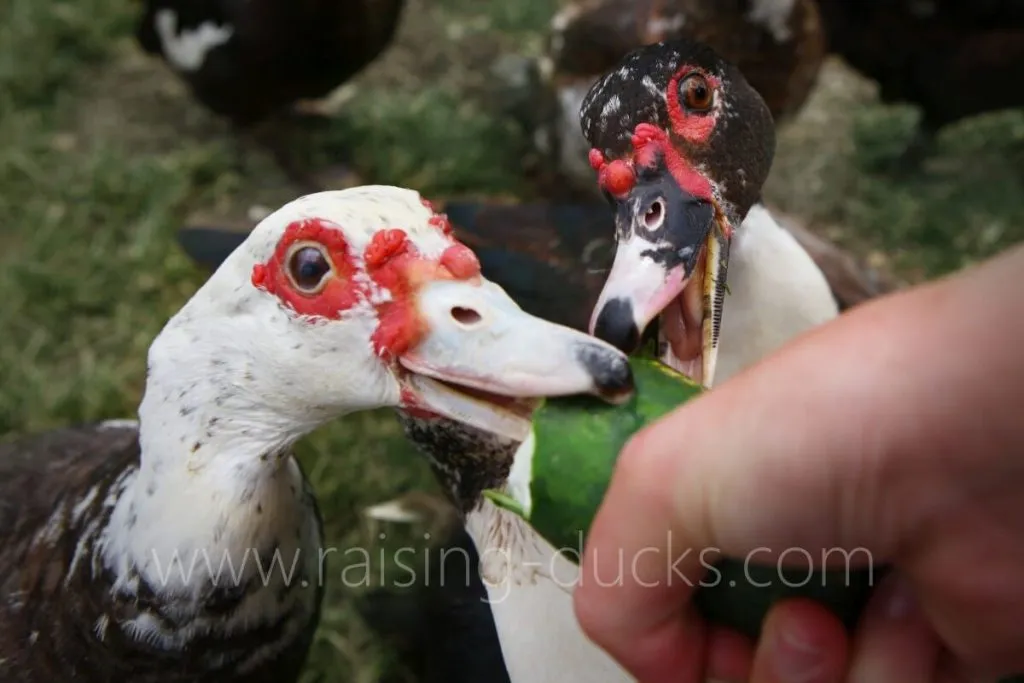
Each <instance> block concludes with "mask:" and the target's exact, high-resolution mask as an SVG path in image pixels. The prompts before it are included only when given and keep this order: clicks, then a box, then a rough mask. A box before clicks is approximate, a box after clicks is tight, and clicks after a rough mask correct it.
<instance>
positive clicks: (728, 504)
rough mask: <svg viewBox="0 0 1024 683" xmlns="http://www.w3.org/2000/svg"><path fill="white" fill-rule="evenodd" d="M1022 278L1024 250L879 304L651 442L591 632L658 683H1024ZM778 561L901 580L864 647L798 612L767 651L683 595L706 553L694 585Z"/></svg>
mask: <svg viewBox="0 0 1024 683" xmlns="http://www.w3.org/2000/svg"><path fill="white" fill-rule="evenodd" d="M1022 273H1024V248H1016V249H1014V250H1012V251H1010V252H1007V253H1006V254H1004V255H1002V256H1000V257H998V258H996V259H993V260H992V261H990V262H988V263H986V264H984V265H983V266H981V267H978V268H975V269H971V270H969V271H965V272H963V273H960V274H957V275H956V276H954V277H951V278H948V279H946V280H943V281H940V282H937V283H933V284H929V285H925V286H921V287H918V288H916V289H913V290H910V291H907V292H904V293H900V294H896V295H892V296H889V297H886V298H885V299H882V300H879V301H877V302H872V303H869V304H865V305H863V306H862V307H860V308H859V309H854V310H853V311H850V312H849V313H848V314H846V315H844V316H842V317H841V318H840V319H839V320H837V321H835V322H833V323H831V324H828V325H826V326H823V327H822V328H819V329H818V330H815V331H812V332H810V333H808V334H806V335H804V336H803V337H802V338H801V339H799V340H796V341H795V342H794V343H792V344H790V345H788V346H787V347H786V348H785V349H782V350H780V351H779V352H778V353H776V354H774V355H773V356H772V357H770V358H768V359H766V360H765V361H763V362H761V363H759V364H758V365H757V366H756V367H754V368H750V369H749V370H747V371H746V372H744V373H741V374H740V375H738V376H736V377H734V378H732V379H731V380H729V381H727V382H724V383H722V384H720V385H719V386H717V387H716V388H715V389H714V390H713V391H711V392H709V393H708V394H706V395H705V396H702V397H700V398H699V399H696V400H694V401H692V402H690V403H688V404H686V405H685V406H681V407H680V408H679V409H678V410H676V411H675V412H673V413H672V414H670V415H668V416H666V417H665V418H663V419H662V420H660V421H658V422H657V423H655V424H653V425H651V426H649V427H647V428H646V429H644V430H643V431H642V432H640V433H638V434H637V435H636V436H635V437H634V438H633V440H632V441H631V442H630V443H629V444H628V445H627V447H626V448H625V449H624V450H623V452H622V455H621V457H620V459H619V462H618V465H617V468H616V472H615V476H614V477H613V479H612V482H611V484H610V487H609V490H608V492H607V495H606V497H605V499H604V502H603V504H602V507H601V509H600V511H599V513H598V515H597V517H596V519H595V520H594V523H593V525H592V527H591V531H590V534H589V537H588V539H587V544H586V548H585V553H584V557H583V562H582V567H581V568H582V572H581V576H582V578H581V583H580V585H579V586H578V588H577V589H576V592H575V604H576V612H577V616H578V618H579V620H580V623H581V625H582V627H583V628H584V630H585V631H586V633H587V634H588V635H589V636H590V637H591V638H592V639H593V640H594V641H595V642H596V643H597V644H599V645H600V646H602V647H604V648H605V649H606V650H607V651H608V652H609V653H610V654H611V655H612V656H614V657H615V658H616V659H618V660H619V661H620V662H621V664H622V665H623V666H624V667H626V668H627V669H628V670H629V671H630V672H631V673H632V674H633V675H634V676H636V677H637V678H638V679H640V680H641V681H642V682H643V683H660V682H662V681H666V682H667V681H673V683H697V682H698V681H703V680H705V678H714V679H720V680H726V681H747V680H751V681H755V682H756V683H769V682H780V683H781V682H783V681H785V682H787V683H789V682H792V683H818V682H820V683H831V682H836V683H838V682H840V681H847V682H849V683H860V682H861V681H865V682H868V681H870V682H871V683H889V682H890V681H892V682H893V683H896V682H899V683H906V682H908V681H914V682H916V681H922V682H924V681H931V682H938V681H957V680H972V681H973V680H995V679H996V678H998V677H999V676H1002V675H1007V674H1009V673H1012V672H1014V671H1024V583H1022V577H1024V424H1022V423H1019V422H1018V420H1020V417H1021V413H1022V409H1024V350H1022V349H1021V345H1022V344H1024V281H1022V278H1021V274H1022ZM670 545H671V548H670ZM763 547H768V548H772V549H774V556H775V557H777V556H778V554H779V552H781V551H782V550H785V549H787V548H802V549H805V550H806V551H807V552H808V553H809V554H810V555H811V556H814V557H821V556H822V554H823V553H824V552H825V551H827V550H829V549H835V548H843V549H846V550H847V551H849V550H853V549H855V548H864V549H866V550H867V551H868V552H869V553H870V556H871V558H872V564H873V565H874V566H876V567H878V566H881V565H883V564H888V565H891V566H893V567H894V569H895V572H896V574H895V575H894V577H893V578H892V579H891V580H887V582H888V583H884V584H883V585H882V586H880V587H879V590H878V591H877V592H876V595H875V597H874V598H873V599H872V603H871V604H870V605H869V606H868V610H867V612H866V614H865V616H864V618H863V620H862V624H861V625H860V627H859V629H858V631H857V633H856V634H854V636H853V637H852V638H850V637H848V636H847V634H846V633H845V631H844V630H843V629H842V627H841V626H840V625H839V623H838V621H837V620H836V619H835V618H833V617H831V615H829V614H828V613H826V612H824V611H823V610H822V608H820V607H818V606H816V605H812V604H808V603H806V602H804V601H793V602H791V603H785V604H779V605H777V606H776V607H775V608H774V609H773V610H772V612H771V613H770V615H769V617H768V619H767V620H766V622H765V627H764V630H763V633H762V637H761V642H760V643H759V644H755V643H750V642H747V641H745V639H743V638H742V637H740V636H738V635H736V634H734V633H728V632H725V631H724V630H722V629H720V628H717V627H712V626H709V625H707V624H705V623H703V622H702V620H701V619H700V617H699V616H698V614H697V613H696V611H695V609H694V607H693V606H692V604H691V603H690V598H691V597H692V593H693V588H692V587H690V586H688V585H687V584H686V583H685V582H682V581H674V582H669V581H667V580H666V579H667V578H668V577H667V576H666V566H667V565H668V564H670V563H671V561H672V560H675V559H678V558H679V557H680V556H681V555H683V554H685V553H686V551H687V549H690V550H691V551H692V552H690V553H689V554H687V555H686V556H685V557H683V558H682V559H681V560H680V561H679V562H678V564H677V565H676V566H677V567H678V568H679V569H680V571H681V572H682V573H683V574H685V575H686V576H687V578H688V579H689V580H690V582H691V583H693V584H696V582H698V581H699V580H700V579H701V576H702V575H703V573H704V571H705V567H706V565H705V564H704V563H706V562H707V560H708V558H709V557H710V556H709V555H708V553H707V552H706V551H707V550H708V549H717V550H716V551H715V552H721V553H723V554H726V555H729V556H733V557H743V556H744V555H746V554H749V553H751V552H753V551H755V550H757V549H759V548H763ZM652 549H653V550H654V552H651V550H652ZM702 551H705V552H704V554H703V556H702V555H701V552H702ZM758 552H759V554H758V556H757V560H758V561H760V560H762V559H764V558H767V557H770V555H766V554H765V553H764V552H763V551H758ZM837 555H841V554H834V555H833V556H837ZM622 557H626V558H633V560H634V561H633V562H631V563H629V564H630V565H631V571H630V572H629V573H628V574H625V573H622V572H619V574H618V575H617V574H616V572H617V571H619V566H618V563H619V562H620V561H621V560H620V559H619V558H622ZM701 557H703V561H702V560H701V559H700V558H701ZM666 560H669V561H668V562H666ZM609 576H619V578H620V580H618V581H614V582H609V581H607V579H606V578H605V580H603V581H597V580H589V579H591V578H593V577H609ZM609 583H611V585H609ZM755 645H756V647H757V648H758V649H756V650H755Z"/></svg>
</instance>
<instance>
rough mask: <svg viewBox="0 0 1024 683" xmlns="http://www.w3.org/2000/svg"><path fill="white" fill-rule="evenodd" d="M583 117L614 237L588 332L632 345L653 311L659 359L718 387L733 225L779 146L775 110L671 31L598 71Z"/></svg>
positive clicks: (626, 347) (711, 55)
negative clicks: (612, 212)
mask: <svg viewBox="0 0 1024 683" xmlns="http://www.w3.org/2000/svg"><path fill="white" fill-rule="evenodd" d="M580 124H581V126H582V129H583V134H584V135H585V136H586V138H587V140H588V142H589V143H590V144H591V146H592V148H593V149H592V150H591V152H590V162H591V165H592V166H593V167H594V169H595V170H596V171H597V174H598V183H599V185H600V188H601V190H602V191H603V193H604V194H605V196H606V197H607V198H608V200H609V202H610V203H611V204H612V206H613V207H614V210H615V225H616V228H615V231H616V241H617V250H616V253H615V260H614V263H613V265H612V269H611V272H610V273H609V276H608V279H607V281H606V282H605V286H604V289H603V290H602V292H601V295H600V297H599V299H598V302H597V305H596V307H595V309H594V313H593V316H592V318H591V322H590V331H591V333H592V334H594V335H595V336H597V337H598V338H600V339H604V340H606V341H608V342H610V343H611V344H613V345H614V346H616V347H617V348H619V349H622V350H623V351H626V352H633V351H635V350H636V349H637V348H638V347H639V345H640V343H641V339H642V337H643V336H644V333H645V332H646V331H647V329H648V327H649V326H650V325H651V323H652V322H654V321H655V320H657V321H658V323H657V324H658V337H659V345H658V354H659V357H660V358H661V360H662V361H663V362H664V363H666V364H667V365H669V366H671V367H672V368H674V369H676V370H678V371H680V372H683V373H684V374H686V375H688V376H689V377H691V378H692V379H694V380H696V381H698V382H701V383H702V384H704V385H705V386H711V385H712V383H713V381H714V374H715V364H716V358H717V354H718V338H719V331H720V328H721V321H722V311H723V306H724V300H725V294H726V273H727V268H728V263H729V247H730V244H731V239H732V233H733V229H734V228H735V227H736V226H738V225H739V224H740V223H741V222H742V220H743V217H744V216H745V215H746V213H747V211H748V210H749V209H750V207H751V206H752V205H753V204H754V202H755V201H756V200H757V199H758V196H759V194H760V190H761V186H762V184H763V183H764V181H765V179H766V178H767V175H768V171H769V169H770V167H771V161H772V157H773V155H774V149H775V133H774V124H773V121H772V117H771V114H770V112H769V111H768V107H767V106H766V105H765V103H764V101H763V100H762V99H761V97H760V96H759V95H758V94H757V92H756V91H754V89H753V88H752V87H750V85H749V84H748V83H747V81H746V80H745V79H744V77H743V75H742V74H741V73H740V72H739V70H738V69H736V68H735V67H734V66H732V65H730V64H728V63H726V62H725V61H723V60H722V59H721V58H720V57H718V55H717V54H715V52H714V51H712V50H711V49H710V48H708V47H706V46H704V45H701V44H697V43H692V42H690V41H687V40H675V41H670V42H663V43H657V44H655V45H649V46H646V47H643V48H640V49H638V50H636V51H634V52H632V53H630V54H629V55H627V56H626V57H624V58H623V60H622V61H621V62H620V63H619V64H618V66H617V67H616V68H615V69H614V70H612V71H610V72H609V73H608V74H606V75H605V76H604V77H602V78H601V79H599V80H598V81H597V82H596V83H595V84H594V85H593V87H592V88H591V90H590V91H589V92H588V94H587V96H586V98H584V101H583V105H582V107H581V109H580Z"/></svg>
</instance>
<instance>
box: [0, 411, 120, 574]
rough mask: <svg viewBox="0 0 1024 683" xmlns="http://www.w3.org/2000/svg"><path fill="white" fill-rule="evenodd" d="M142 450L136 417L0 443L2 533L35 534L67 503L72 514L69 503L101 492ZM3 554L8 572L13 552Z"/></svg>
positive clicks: (1, 566)
mask: <svg viewBox="0 0 1024 683" xmlns="http://www.w3.org/2000/svg"><path fill="white" fill-rule="evenodd" d="M138 452H139V450H138V429H137V427H136V426H135V424H134V423H133V422H123V423H122V422H109V423H102V424H99V425H86V426H79V427H68V428H65V429H57V430H53V431H49V432H43V433H41V434H33V435H29V436H25V437H21V438H16V439H13V440H9V441H4V442H2V443H0V538H4V539H5V540H16V539H17V538H21V537H26V535H31V534H34V533H36V532H37V531H39V530H40V528H41V527H42V526H43V525H44V524H45V522H46V520H47V519H49V518H51V517H53V515H55V514H57V513H59V512H60V511H61V509H62V508H64V507H68V508H69V509H68V510H67V511H66V512H67V513H68V515H69V519H70V517H72V516H73V515H71V512H72V510H71V509H70V507H73V506H74V505H76V504H78V503H80V502H81V500H84V499H85V498H89V499H93V500H94V499H96V498H97V497H99V494H100V493H101V492H102V490H103V489H104V488H105V487H109V485H111V484H112V480H113V478H116V477H117V476H118V475H119V474H120V473H122V472H123V471H124V470H125V469H126V468H127V467H128V466H130V465H131V464H133V463H134V462H135V461H136V460H137V458H138ZM94 489H95V493H92V491H93V490H94ZM99 502H102V500H100V501H99ZM80 516H81V515H80ZM54 519H56V518H54ZM6 547H7V548H8V549H10V548H11V547H12V546H11V545H7V546H6ZM0 557H2V558H5V559H4V560H0V577H3V576H4V575H5V574H6V573H7V572H6V569H8V568H9V567H5V564H6V559H9V558H10V553H9V552H0Z"/></svg>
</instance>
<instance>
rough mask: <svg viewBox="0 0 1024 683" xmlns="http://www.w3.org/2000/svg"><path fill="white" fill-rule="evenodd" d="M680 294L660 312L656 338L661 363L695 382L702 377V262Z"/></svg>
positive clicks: (699, 380)
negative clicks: (657, 339)
mask: <svg viewBox="0 0 1024 683" xmlns="http://www.w3.org/2000/svg"><path fill="white" fill-rule="evenodd" d="M698 264H700V265H699V266H698V268H697V269H696V271H695V272H694V274H693V277H691V278H690V283H689V284H688V285H687V286H686V287H685V288H683V291H682V292H681V293H680V294H679V296H677V297H676V298H675V299H673V300H672V301H671V302H670V303H669V304H668V306H666V307H665V309H664V310H662V312H661V315H660V316H659V325H658V338H659V342H660V343H659V344H658V349H659V355H660V360H661V362H662V363H664V364H665V365H668V366H669V367H670V368H672V369H674V370H677V371H678V372H681V373H683V374H684V375H686V376H687V377H689V378H690V379H692V380H694V381H695V382H701V381H702V377H703V365H704V364H703V347H704V333H703V327H704V325H703V322H704V304H703V289H704V288H703V286H702V284H703V280H704V259H703V258H702V259H699V260H698Z"/></svg>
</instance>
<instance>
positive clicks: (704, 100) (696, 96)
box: [679, 74, 714, 111]
mask: <svg viewBox="0 0 1024 683" xmlns="http://www.w3.org/2000/svg"><path fill="white" fill-rule="evenodd" d="M679 92H680V93H681V94H682V96H683V105H684V106H685V107H686V108H687V109H689V110H690V111H707V110H709V109H711V104H712V102H713V100H714V91H713V90H712V89H711V85H710V84H709V83H708V81H707V79H706V78H704V77H703V76H701V75H700V74H690V75H689V76H687V77H686V78H684V79H683V82H682V83H680V84H679Z"/></svg>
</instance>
